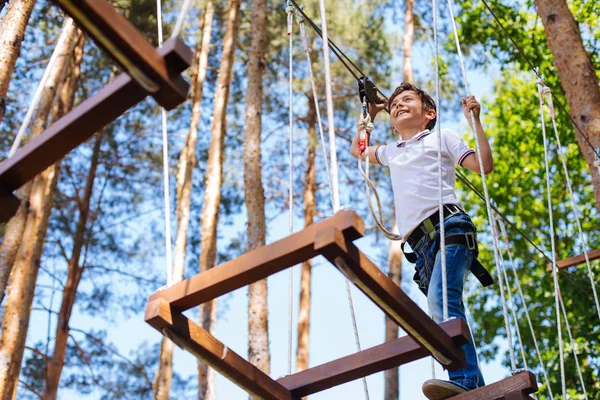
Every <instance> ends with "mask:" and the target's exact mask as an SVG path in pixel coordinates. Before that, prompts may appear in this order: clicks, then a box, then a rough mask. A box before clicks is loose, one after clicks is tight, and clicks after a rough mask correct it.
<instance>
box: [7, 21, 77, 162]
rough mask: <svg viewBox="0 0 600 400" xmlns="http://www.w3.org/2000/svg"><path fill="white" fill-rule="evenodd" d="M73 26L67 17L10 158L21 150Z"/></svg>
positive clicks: (11, 149)
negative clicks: (51, 73) (45, 87)
mask: <svg viewBox="0 0 600 400" xmlns="http://www.w3.org/2000/svg"><path fill="white" fill-rule="evenodd" d="M71 25H73V20H72V19H71V18H70V17H67V20H66V21H65V24H64V27H63V29H62V32H61V34H60V36H59V37H58V41H57V42H56V47H55V48H54V51H53V52H52V56H50V61H49V62H48V66H47V67H46V69H45V70H44V74H43V75H42V79H41V80H40V83H38V86H37V88H36V90H35V93H34V94H33V99H31V103H29V108H28V109H27V114H25V118H24V119H23V122H21V126H20V127H19V131H18V133H17V136H15V140H14V142H13V145H12V146H11V148H10V150H9V152H8V157H12V156H13V155H14V154H15V153H16V152H17V150H18V149H19V146H20V145H21V141H22V140H23V136H24V135H25V131H26V130H27V128H28V127H29V124H30V123H31V118H32V117H33V112H34V111H35V110H36V108H37V104H38V102H39V101H40V98H41V97H42V92H43V91H44V86H46V81H47V80H48V77H49V76H50V72H51V71H52V68H53V67H54V64H55V63H56V59H57V58H58V54H59V53H60V49H61V48H62V46H63V43H64V42H65V40H67V36H68V31H69V30H70V29H71Z"/></svg>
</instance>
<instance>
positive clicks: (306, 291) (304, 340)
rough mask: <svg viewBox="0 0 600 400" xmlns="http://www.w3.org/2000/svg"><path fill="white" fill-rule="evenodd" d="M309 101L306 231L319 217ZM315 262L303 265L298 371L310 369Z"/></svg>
mask: <svg viewBox="0 0 600 400" xmlns="http://www.w3.org/2000/svg"><path fill="white" fill-rule="evenodd" d="M307 97H308V99H309V100H308V113H307V115H306V120H307V124H308V153H307V157H306V175H305V176H304V227H305V228H306V227H307V226H309V225H312V223H313V222H314V218H315V215H316V214H317V203H316V193H317V169H316V165H315V159H316V149H317V142H318V138H317V133H316V129H315V123H316V105H315V102H314V99H313V97H312V93H310V94H309V95H307ZM311 273H312V260H308V261H305V262H303V263H302V274H301V277H300V301H299V310H298V349H297V350H296V371H303V370H305V369H307V368H308V354H309V343H310V341H309V335H310V294H311V291H310V288H311V285H310V283H311Z"/></svg>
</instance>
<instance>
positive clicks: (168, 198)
mask: <svg viewBox="0 0 600 400" xmlns="http://www.w3.org/2000/svg"><path fill="white" fill-rule="evenodd" d="M156 25H157V30H158V45H159V46H162V44H163V30H162V5H161V0H156ZM161 117H162V149H163V154H162V155H163V194H164V207H165V258H166V263H167V265H166V273H167V286H171V285H172V284H173V257H172V254H171V245H172V244H171V195H170V188H169V138H168V131H167V110H165V109H164V108H163V107H161Z"/></svg>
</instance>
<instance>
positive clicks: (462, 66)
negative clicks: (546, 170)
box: [448, 0, 516, 371]
mask: <svg viewBox="0 0 600 400" xmlns="http://www.w3.org/2000/svg"><path fill="white" fill-rule="evenodd" d="M448 8H449V11H450V19H451V21H452V30H453V32H454V40H455V42H456V52H457V54H458V60H459V63H460V69H461V72H462V79H463V84H464V86H465V92H466V93H467V96H470V95H471V92H470V90H469V82H468V81H467V70H466V68H465V62H464V59H463V54H462V50H461V48H460V40H459V38H458V28H457V27H456V19H455V18H454V11H453V4H452V0H448ZM470 115H471V124H470V125H471V130H472V132H473V136H474V137H475V148H476V150H477V159H478V161H479V173H480V175H481V183H482V185H483V193H484V196H485V206H486V209H487V215H488V223H489V226H490V227H492V239H493V248H494V262H495V265H496V273H497V275H498V287H499V289H500V298H501V299H502V312H503V314H504V325H505V326H506V339H507V341H508V350H509V354H510V363H511V367H512V370H513V371H515V370H516V362H515V353H514V350H513V340H512V333H511V330H510V322H509V320H508V310H507V307H506V299H505V298H504V283H503V281H502V275H501V273H500V258H499V255H498V253H499V251H498V237H497V236H496V234H495V230H494V229H493V226H494V217H493V214H492V207H491V204H490V194H489V192H488V187H487V181H486V179H485V173H484V172H483V160H482V157H481V146H480V144H479V137H478V136H477V131H476V125H475V113H474V112H473V110H471V111H470Z"/></svg>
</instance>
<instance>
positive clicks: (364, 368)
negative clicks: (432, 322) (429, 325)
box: [277, 319, 469, 398]
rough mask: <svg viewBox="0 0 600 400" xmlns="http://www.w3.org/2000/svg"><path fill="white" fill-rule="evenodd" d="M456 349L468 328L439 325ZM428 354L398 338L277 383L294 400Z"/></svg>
mask: <svg viewBox="0 0 600 400" xmlns="http://www.w3.org/2000/svg"><path fill="white" fill-rule="evenodd" d="M440 326H441V327H442V329H443V330H444V331H445V332H446V334H447V335H448V336H450V337H451V338H452V340H453V341H454V342H455V343H456V344H457V345H462V344H464V343H467V341H468V340H469V328H468V327H467V325H466V324H465V323H464V322H463V321H462V320H460V319H453V320H450V321H446V322H444V323H442V324H441V325H440ZM428 355H429V352H428V351H427V350H426V349H424V348H423V347H422V346H420V345H419V343H417V342H416V341H415V340H414V339H412V338H411V337H409V336H405V337H401V338H399V339H395V340H392V341H389V342H387V343H384V344H381V345H379V346H375V347H372V348H370V349H366V350H363V351H361V352H358V353H355V354H352V355H349V356H347V357H343V358H340V359H337V360H335V361H331V362H328V363H326V364H323V365H319V366H317V367H313V368H310V369H307V370H304V371H301V372H297V373H295V374H293V375H289V376H286V377H284V378H281V379H279V380H278V381H277V382H279V383H281V384H282V385H283V386H285V387H286V388H287V389H289V390H290V391H291V393H292V396H293V397H294V398H299V397H304V396H308V395H311V394H313V393H317V392H320V391H323V390H326V389H329V388H332V387H334V386H338V385H341V384H343V383H346V382H350V381H353V380H355V379H359V378H362V377H364V376H368V375H371V374H374V373H377V372H381V371H385V370H387V369H390V368H395V367H397V366H399V365H403V364H406V363H409V362H412V361H415V360H418V359H420V358H423V357H427V356H428Z"/></svg>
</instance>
